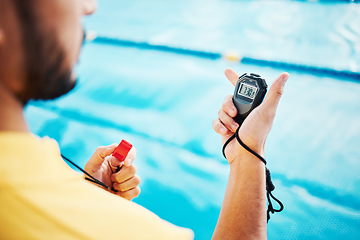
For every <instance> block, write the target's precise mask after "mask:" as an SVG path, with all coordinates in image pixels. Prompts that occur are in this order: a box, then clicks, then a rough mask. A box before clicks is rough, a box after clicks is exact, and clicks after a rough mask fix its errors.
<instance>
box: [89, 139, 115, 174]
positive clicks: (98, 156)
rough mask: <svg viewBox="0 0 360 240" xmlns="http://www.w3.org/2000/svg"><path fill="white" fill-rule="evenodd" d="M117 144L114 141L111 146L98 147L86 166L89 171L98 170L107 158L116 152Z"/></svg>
mask: <svg viewBox="0 0 360 240" xmlns="http://www.w3.org/2000/svg"><path fill="white" fill-rule="evenodd" d="M116 146H117V144H116V143H114V144H111V145H109V146H102V147H98V148H97V149H96V151H95V153H94V154H93V155H92V157H91V158H90V160H89V161H88V162H87V163H86V166H85V167H86V168H87V169H88V170H89V171H92V172H94V171H97V170H98V169H99V168H100V167H101V165H102V163H103V162H104V161H105V158H106V157H107V156H110V155H111V154H112V153H113V152H114V150H115V148H116Z"/></svg>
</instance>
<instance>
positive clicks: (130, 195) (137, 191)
mask: <svg viewBox="0 0 360 240" xmlns="http://www.w3.org/2000/svg"><path fill="white" fill-rule="evenodd" d="M140 192H141V190H140V187H136V188H133V189H131V190H129V191H126V192H116V193H115V194H116V195H118V196H120V197H122V198H125V199H127V200H132V199H134V198H136V197H137V196H139V194H140Z"/></svg>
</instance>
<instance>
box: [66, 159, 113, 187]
mask: <svg viewBox="0 0 360 240" xmlns="http://www.w3.org/2000/svg"><path fill="white" fill-rule="evenodd" d="M61 157H62V158H63V159H64V160H66V161H67V162H68V163H70V164H71V165H73V166H74V167H76V168H77V169H79V170H80V171H81V172H83V173H84V174H85V175H86V176H88V177H85V179H86V180H88V181H90V182H93V183H96V184H98V185H100V186H102V187H104V188H106V189H109V187H108V186H106V185H105V184H104V183H103V182H101V181H100V180H98V179H96V178H94V177H93V176H91V175H90V174H89V173H88V172H86V171H85V170H84V169H82V168H81V167H79V166H78V165H77V164H76V163H74V162H73V161H71V160H70V159H68V158H67V157H65V156H64V155H62V154H61Z"/></svg>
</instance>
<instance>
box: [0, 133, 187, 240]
mask: <svg viewBox="0 0 360 240" xmlns="http://www.w3.org/2000/svg"><path fill="white" fill-rule="evenodd" d="M0 209H1V210H0V239H61V240H64V239H141V240H143V239H193V232H192V231H191V230H189V229H184V228H180V227H176V226H174V225H172V224H170V223H168V222H166V221H164V220H162V219H160V218H159V217H158V216H156V215H155V214H154V213H152V212H150V211H148V210H147V209H145V208H143V207H141V206H139V205H137V204H135V203H133V202H130V201H128V200H125V199H123V198H121V197H118V196H116V195H113V194H111V193H109V192H107V191H105V190H103V189H101V188H99V187H97V186H94V185H93V184H91V183H89V182H87V181H85V180H84V179H83V178H82V176H81V175H79V174H78V173H76V172H74V171H73V170H72V169H71V168H70V167H69V166H68V165H67V164H66V163H65V162H64V161H63V160H62V159H61V157H60V152H59V147H58V145H57V143H56V141H54V140H51V139H48V138H43V139H41V138H38V137H36V136H34V135H32V134H25V133H4V132H3V133H0Z"/></svg>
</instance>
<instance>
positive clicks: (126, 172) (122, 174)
mask: <svg viewBox="0 0 360 240" xmlns="http://www.w3.org/2000/svg"><path fill="white" fill-rule="evenodd" d="M136 171H137V168H136V166H135V165H134V164H132V165H130V166H129V167H128V166H123V167H122V168H121V170H120V171H119V172H117V173H114V174H112V175H111V181H112V182H117V183H122V182H125V181H126V180H128V179H130V178H132V177H134V176H135V174H136Z"/></svg>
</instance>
